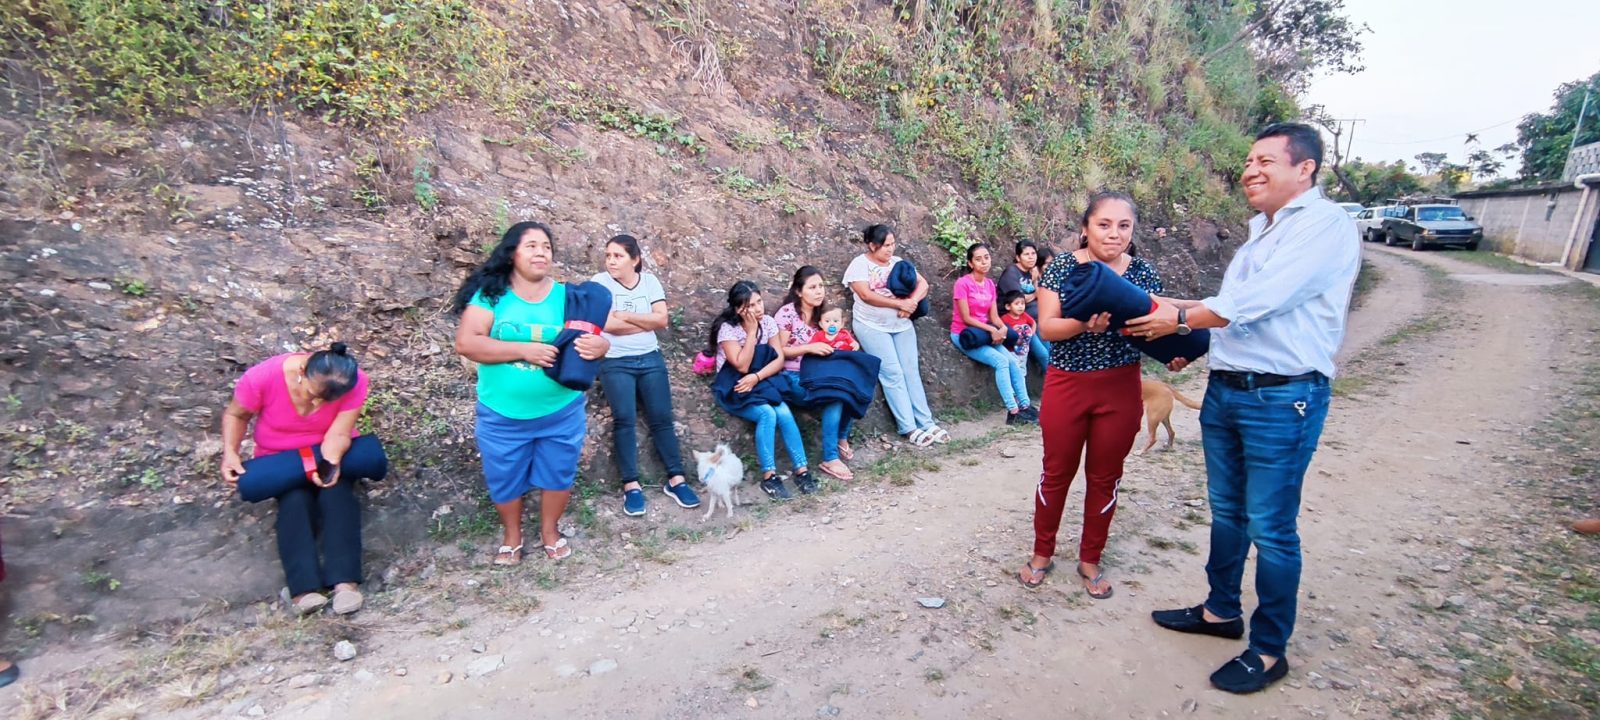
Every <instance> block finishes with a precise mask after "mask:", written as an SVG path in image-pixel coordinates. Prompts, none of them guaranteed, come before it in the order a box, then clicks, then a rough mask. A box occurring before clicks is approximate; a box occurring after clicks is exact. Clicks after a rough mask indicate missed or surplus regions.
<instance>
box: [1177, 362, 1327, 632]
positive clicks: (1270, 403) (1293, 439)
mask: <svg viewBox="0 0 1600 720" xmlns="http://www.w3.org/2000/svg"><path fill="white" fill-rule="evenodd" d="M1330 395H1331V392H1330V387H1329V384H1328V379H1327V378H1324V377H1321V376H1319V377H1318V379H1316V380H1304V381H1300V382H1293V383H1289V384H1287V385H1278V386H1274V387H1264V388H1256V389H1253V390H1241V389H1239V388H1237V387H1233V386H1229V385H1225V384H1223V383H1222V382H1220V381H1218V380H1216V379H1213V380H1212V381H1211V382H1210V383H1209V384H1208V385H1207V387H1206V398H1205V402H1204V403H1203V404H1202V409H1201V410H1200V429H1201V443H1202V444H1203V445H1204V447H1205V452H1206V478H1207V481H1208V485H1209V487H1210V500H1211V557H1210V558H1209V559H1208V560H1207V561H1206V577H1207V579H1208V580H1209V581H1210V583H1211V594H1210V596H1208V597H1207V598H1206V609H1208V610H1210V611H1211V612H1212V613H1213V614H1215V615H1216V616H1217V617H1222V618H1235V617H1239V615H1240V614H1241V613H1242V609H1241V608H1240V604H1239V593H1240V589H1239V585H1240V582H1241V579H1242V577H1243V575H1244V561H1245V557H1246V556H1247V555H1248V554H1249V553H1250V546H1251V544H1254V545H1255V547H1256V597H1257V599H1258V601H1259V604H1258V605H1257V607H1256V611H1255V613H1254V614H1252V615H1251V616H1250V648H1251V649H1252V650H1255V651H1256V652H1257V653H1259V654H1261V655H1267V656H1271V657H1280V658H1281V657H1283V654H1284V650H1285V649H1286V647H1287V646H1288V644H1289V636H1290V635H1291V634H1292V633H1293V632H1294V620H1295V610H1296V599H1297V597H1298V596H1299V593H1300V531H1299V527H1298V525H1297V521H1298V518H1299V515H1300V491H1301V488H1302V487H1303V485H1304V481H1305V474H1306V467H1307V466H1308V465H1310V464H1311V454H1312V453H1313V452H1315V451H1316V449H1317V440H1318V439H1319V438H1321V436H1322V425H1323V421H1324V420H1326V419H1327V417H1328V398H1329V396H1330Z"/></svg>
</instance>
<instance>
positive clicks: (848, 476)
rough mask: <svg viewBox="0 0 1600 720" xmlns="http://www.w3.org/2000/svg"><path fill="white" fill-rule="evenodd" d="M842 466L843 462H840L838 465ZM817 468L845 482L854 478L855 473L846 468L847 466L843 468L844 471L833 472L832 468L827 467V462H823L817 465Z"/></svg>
mask: <svg viewBox="0 0 1600 720" xmlns="http://www.w3.org/2000/svg"><path fill="white" fill-rule="evenodd" d="M843 466H844V465H843V463H840V467H843ZM817 469H818V470H821V471H822V472H824V473H827V475H828V476H829V477H832V478H835V479H838V480H843V481H845V482H849V481H851V480H854V479H856V474H855V473H853V472H851V471H850V468H848V467H846V468H845V469H844V472H835V471H834V470H832V469H830V468H829V467H828V464H827V463H823V464H821V465H818V466H817Z"/></svg>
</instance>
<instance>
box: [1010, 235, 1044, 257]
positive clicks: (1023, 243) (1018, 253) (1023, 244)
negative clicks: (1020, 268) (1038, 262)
mask: <svg viewBox="0 0 1600 720" xmlns="http://www.w3.org/2000/svg"><path fill="white" fill-rule="evenodd" d="M1028 248H1033V252H1034V255H1035V256H1037V255H1038V253H1039V245H1038V243H1035V242H1034V241H1032V240H1018V241H1017V244H1016V246H1015V247H1014V248H1013V250H1012V255H1014V256H1015V257H1016V259H1017V260H1021V259H1022V251H1023V250H1027V249H1028Z"/></svg>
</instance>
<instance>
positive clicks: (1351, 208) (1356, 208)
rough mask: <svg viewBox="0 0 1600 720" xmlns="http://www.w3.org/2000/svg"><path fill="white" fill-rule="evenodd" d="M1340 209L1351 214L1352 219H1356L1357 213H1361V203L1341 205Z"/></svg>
mask: <svg viewBox="0 0 1600 720" xmlns="http://www.w3.org/2000/svg"><path fill="white" fill-rule="evenodd" d="M1339 207H1341V208H1344V211H1345V212H1347V213H1350V217H1355V216H1356V213H1359V212H1361V203H1339Z"/></svg>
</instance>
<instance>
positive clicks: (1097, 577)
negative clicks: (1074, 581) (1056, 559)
mask: <svg viewBox="0 0 1600 720" xmlns="http://www.w3.org/2000/svg"><path fill="white" fill-rule="evenodd" d="M1078 577H1080V578H1083V579H1084V580H1088V581H1089V584H1088V585H1084V586H1083V591H1084V592H1086V593H1088V594H1089V597H1092V598H1094V599H1096V600H1104V599H1106V598H1108V597H1111V594H1112V593H1114V592H1116V590H1117V589H1116V588H1114V587H1108V588H1106V591H1105V592H1104V593H1100V594H1096V593H1095V591H1094V586H1095V585H1099V584H1100V581H1102V580H1105V579H1106V574H1105V573H1104V572H1098V573H1095V574H1094V577H1089V576H1088V575H1085V574H1083V566H1082V565H1079V566H1078Z"/></svg>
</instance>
